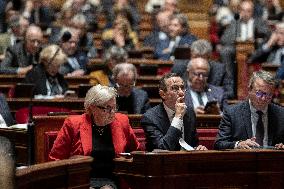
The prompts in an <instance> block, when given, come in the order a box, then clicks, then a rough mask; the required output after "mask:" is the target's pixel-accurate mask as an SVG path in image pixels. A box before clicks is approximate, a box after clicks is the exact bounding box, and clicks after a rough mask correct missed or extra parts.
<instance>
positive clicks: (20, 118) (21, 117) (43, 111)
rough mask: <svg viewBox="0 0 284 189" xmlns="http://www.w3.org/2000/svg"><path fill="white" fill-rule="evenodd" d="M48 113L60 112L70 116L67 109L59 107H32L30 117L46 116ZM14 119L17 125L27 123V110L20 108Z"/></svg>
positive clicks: (26, 108) (69, 111)
mask: <svg viewBox="0 0 284 189" xmlns="http://www.w3.org/2000/svg"><path fill="white" fill-rule="evenodd" d="M50 112H62V113H66V114H70V113H71V110H69V109H68V108H61V107H48V106H34V107H33V108H32V115H33V116H39V115H48V113H50ZM15 119H16V121H17V123H20V124H21V123H27V122H28V120H29V108H28V107H25V108H21V109H19V110H17V112H16V114H15Z"/></svg>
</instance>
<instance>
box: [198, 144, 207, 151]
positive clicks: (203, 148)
mask: <svg viewBox="0 0 284 189" xmlns="http://www.w3.org/2000/svg"><path fill="white" fill-rule="evenodd" d="M195 150H201V151H204V150H208V149H207V148H206V147H205V146H202V145H199V146H197V147H196V148H195Z"/></svg>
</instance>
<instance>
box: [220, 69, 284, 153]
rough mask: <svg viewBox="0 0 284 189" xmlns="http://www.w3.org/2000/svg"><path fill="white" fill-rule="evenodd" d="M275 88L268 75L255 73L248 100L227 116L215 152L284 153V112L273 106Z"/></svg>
mask: <svg viewBox="0 0 284 189" xmlns="http://www.w3.org/2000/svg"><path fill="white" fill-rule="evenodd" d="M275 84H276V82H275V79H274V77H273V76H272V75H271V74H270V73H269V72H266V71H258V72H254V73H253V76H252V78H251V80H250V82H249V86H248V87H249V88H248V90H249V95H248V100H246V101H244V102H240V103H238V104H236V105H233V106H231V107H229V108H228V109H227V110H226V111H225V112H224V114H223V117H222V120H221V123H220V126H219V133H218V135H217V138H216V141H215V145H214V148H215V149H229V148H231V149H233V148H241V149H250V148H253V147H259V146H264V147H265V146H274V147H275V148H279V149H284V145H283V142H284V127H283V123H284V108H283V107H281V106H278V105H275V104H272V103H271V99H272V96H273V92H274V90H275Z"/></svg>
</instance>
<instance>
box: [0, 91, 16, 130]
mask: <svg viewBox="0 0 284 189" xmlns="http://www.w3.org/2000/svg"><path fill="white" fill-rule="evenodd" d="M14 124H16V122H15V120H14V118H13V116H12V114H11V112H10V108H9V106H8V103H7V101H6V98H5V96H4V95H3V94H1V93H0V127H9V126H11V125H14Z"/></svg>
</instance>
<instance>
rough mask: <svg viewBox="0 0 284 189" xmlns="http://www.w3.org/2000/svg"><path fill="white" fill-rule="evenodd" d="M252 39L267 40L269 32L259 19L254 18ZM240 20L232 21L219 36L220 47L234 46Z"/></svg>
mask: <svg viewBox="0 0 284 189" xmlns="http://www.w3.org/2000/svg"><path fill="white" fill-rule="evenodd" d="M253 24H254V39H256V38H264V39H268V38H269V36H270V33H271V32H270V30H269V27H268V26H267V24H266V23H265V22H264V21H263V20H262V19H260V18H254V23H253ZM240 25H241V22H240V20H237V21H233V22H232V23H231V24H230V25H229V26H228V27H227V29H226V30H225V31H224V33H223V35H222V36H221V40H220V43H221V44H222V45H234V43H235V41H236V38H237V37H239V36H240V31H241V29H240Z"/></svg>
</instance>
